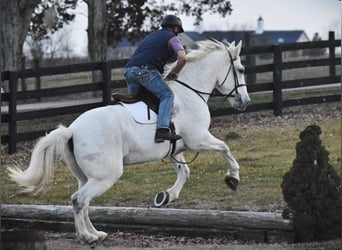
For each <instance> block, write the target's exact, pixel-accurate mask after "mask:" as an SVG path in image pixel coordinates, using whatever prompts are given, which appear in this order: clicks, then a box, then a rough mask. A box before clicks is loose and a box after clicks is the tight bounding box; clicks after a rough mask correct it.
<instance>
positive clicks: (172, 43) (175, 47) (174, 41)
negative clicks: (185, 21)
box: [169, 36, 184, 53]
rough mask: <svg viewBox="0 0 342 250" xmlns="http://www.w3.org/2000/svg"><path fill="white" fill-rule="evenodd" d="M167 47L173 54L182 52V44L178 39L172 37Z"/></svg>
mask: <svg viewBox="0 0 342 250" xmlns="http://www.w3.org/2000/svg"><path fill="white" fill-rule="evenodd" d="M169 46H170V48H172V49H173V51H174V52H175V53H177V52H178V51H180V50H184V47H183V45H182V42H181V41H180V40H179V38H178V37H176V36H173V37H172V38H171V39H170V40H169Z"/></svg>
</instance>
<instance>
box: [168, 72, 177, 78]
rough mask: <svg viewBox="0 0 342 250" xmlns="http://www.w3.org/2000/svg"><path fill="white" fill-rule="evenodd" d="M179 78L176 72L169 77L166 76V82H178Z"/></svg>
mask: <svg viewBox="0 0 342 250" xmlns="http://www.w3.org/2000/svg"><path fill="white" fill-rule="evenodd" d="M177 77H178V74H177V73H175V72H170V73H169V74H168V75H167V76H166V80H176V79H177Z"/></svg>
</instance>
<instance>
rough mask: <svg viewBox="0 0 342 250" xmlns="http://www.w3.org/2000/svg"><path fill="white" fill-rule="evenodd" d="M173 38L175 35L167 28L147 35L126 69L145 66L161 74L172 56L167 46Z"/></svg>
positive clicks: (171, 51)
mask: <svg viewBox="0 0 342 250" xmlns="http://www.w3.org/2000/svg"><path fill="white" fill-rule="evenodd" d="M173 36H175V34H174V33H173V32H172V31H171V30H170V29H167V28H164V29H161V30H158V31H155V32H153V33H151V34H149V35H148V36H146V37H145V39H144V40H143V41H142V43H141V44H140V45H139V47H138V48H137V50H136V51H135V52H134V54H133V56H132V57H131V58H130V60H129V61H128V63H127V64H126V67H132V66H138V67H140V66H147V67H149V68H155V69H157V70H158V71H159V72H160V73H163V71H164V66H165V64H166V63H167V62H168V61H169V60H170V59H171V58H172V56H173V55H174V51H173V50H172V49H170V48H169V45H168V41H169V40H170V38H171V37H173Z"/></svg>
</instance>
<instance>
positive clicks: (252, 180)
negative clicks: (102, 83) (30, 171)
mask: <svg viewBox="0 0 342 250" xmlns="http://www.w3.org/2000/svg"><path fill="white" fill-rule="evenodd" d="M316 124H317V125H319V126H320V127H321V128H322V131H323V135H322V141H323V143H324V145H325V147H326V149H327V150H328V152H329V153H330V164H332V165H333V166H334V167H335V168H336V170H339V168H340V151H341V135H340V126H341V123H340V120H339V119H337V118H336V119H329V120H322V121H317V122H316ZM307 125H309V124H307V123H305V122H303V121H298V122H297V123H296V124H295V125H285V126H284V125H277V124H274V125H273V124H270V125H269V126H267V129H265V127H264V126H257V125H256V126H250V127H248V126H243V127H240V126H236V128H235V129H226V128H225V127H224V126H219V127H215V126H214V127H213V129H212V133H213V134H214V135H216V136H217V137H219V138H221V139H224V138H226V135H227V134H228V133H229V132H235V133H237V134H239V135H240V136H241V138H239V139H236V140H226V142H227V144H228V145H229V147H230V149H231V151H232V153H233V155H234V156H235V158H236V159H237V161H238V162H239V164H240V166H241V171H240V178H241V183H240V186H239V190H238V191H237V192H233V191H231V190H229V189H228V188H227V187H226V185H225V183H224V177H225V173H226V171H227V167H226V164H225V162H224V159H223V157H222V156H221V155H219V154H216V153H211V152H205V153H201V154H200V155H199V157H198V158H197V159H196V161H195V162H194V163H192V164H190V166H189V167H190V170H191V177H190V181H189V182H188V183H186V184H185V186H184V188H183V190H182V192H181V195H180V198H179V199H178V200H177V201H175V202H174V203H172V204H170V205H169V207H174V208H195V209H223V210H231V209H238V210H244V209H248V210H259V211H260V210H267V211H274V210H279V209H282V207H283V206H284V205H285V204H284V201H283V198H282V193H281V188H280V184H281V181H282V177H283V175H284V173H285V172H287V171H288V170H289V168H290V167H291V165H292V161H293V160H294V159H295V145H296V143H297V142H298V141H299V139H298V136H299V133H300V132H301V131H302V130H303V129H304V128H305V127H306V126H307ZM193 156H194V155H193V154H192V153H186V158H187V159H188V160H190V159H192V158H193ZM29 157H30V150H27V149H25V148H24V147H22V146H21V147H19V152H18V153H17V154H14V155H11V156H8V157H6V159H3V162H2V166H3V167H6V166H13V165H20V166H23V167H26V166H27V164H28V161H29ZM175 180H176V174H175V172H174V170H173V168H172V166H171V165H169V164H164V163H162V162H153V163H149V164H142V165H134V166H129V167H126V168H125V171H124V174H123V176H122V177H121V179H120V180H119V181H118V182H117V183H116V184H115V185H114V186H113V187H112V188H111V189H110V190H108V191H107V192H106V193H105V194H103V195H102V196H100V197H98V198H96V199H95V200H94V201H93V202H92V205H106V206H142V207H150V206H152V205H153V198H154V196H155V194H157V193H158V192H160V191H163V190H165V189H166V188H168V187H169V186H171V185H172V184H173V183H174V181H175ZM1 181H2V185H1V187H2V191H1V196H2V202H3V203H19V204H61V205H67V204H70V196H71V194H72V193H73V192H75V191H76V189H77V184H76V180H75V179H74V178H73V176H72V175H71V174H70V172H69V170H68V169H67V167H66V166H64V164H63V163H62V162H59V163H58V168H57V171H56V175H55V180H54V182H53V183H52V185H51V186H50V187H49V188H48V189H47V191H46V192H44V193H42V194H40V195H38V196H29V195H25V194H20V193H19V188H18V187H17V186H16V185H15V184H14V183H12V182H10V181H9V180H8V177H7V175H5V174H4V171H3V172H2V174H1Z"/></svg>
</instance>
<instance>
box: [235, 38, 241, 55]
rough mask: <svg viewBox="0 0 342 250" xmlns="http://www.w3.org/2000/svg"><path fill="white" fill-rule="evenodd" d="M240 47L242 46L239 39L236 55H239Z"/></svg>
mask: <svg viewBox="0 0 342 250" xmlns="http://www.w3.org/2000/svg"><path fill="white" fill-rule="evenodd" d="M241 47H242V41H241V40H240V42H239V43H238V45H236V47H235V48H236V55H237V56H238V55H240V51H241Z"/></svg>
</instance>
